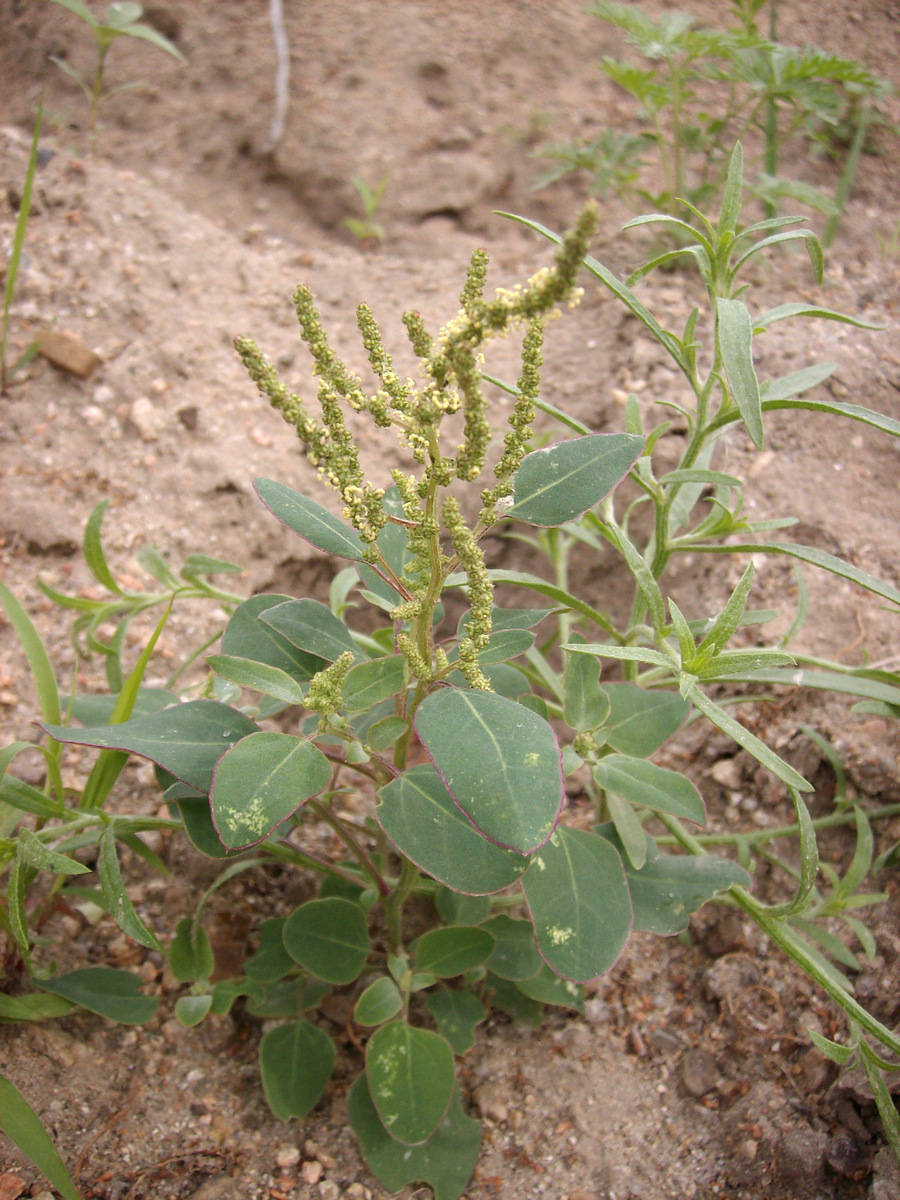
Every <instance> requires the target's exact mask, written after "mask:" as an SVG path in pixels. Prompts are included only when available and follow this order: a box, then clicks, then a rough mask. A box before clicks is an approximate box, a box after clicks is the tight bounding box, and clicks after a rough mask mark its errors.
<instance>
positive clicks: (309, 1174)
mask: <svg viewBox="0 0 900 1200" xmlns="http://www.w3.org/2000/svg"><path fill="white" fill-rule="evenodd" d="M300 1178H301V1179H302V1180H303V1182H304V1183H308V1184H309V1186H310V1187H315V1185H316V1184H317V1183H318V1182H319V1180H320V1179H321V1178H322V1164H321V1163H320V1162H317V1161H316V1160H315V1159H312V1160H311V1161H310V1162H305V1163H304V1164H303V1166H302V1167H301V1168H300Z"/></svg>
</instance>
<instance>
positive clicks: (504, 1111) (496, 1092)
mask: <svg viewBox="0 0 900 1200" xmlns="http://www.w3.org/2000/svg"><path fill="white" fill-rule="evenodd" d="M506 1096H507V1092H506V1090H505V1089H504V1088H503V1087H501V1085H500V1084H499V1083H497V1082H495V1081H488V1082H487V1083H483V1084H481V1086H480V1087H477V1088H476V1089H475V1091H474V1092H473V1093H472V1099H473V1100H474V1101H475V1103H476V1104H477V1105H478V1111H479V1112H480V1113H481V1115H482V1116H483V1117H488V1118H489V1119H490V1120H491V1121H496V1122H497V1124H498V1125H499V1124H500V1123H501V1122H502V1121H505V1120H506V1118H507V1117H508V1116H509V1109H508V1108H507V1106H506Z"/></svg>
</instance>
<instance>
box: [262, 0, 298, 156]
mask: <svg viewBox="0 0 900 1200" xmlns="http://www.w3.org/2000/svg"><path fill="white" fill-rule="evenodd" d="M269 17H270V19H271V22H272V40H273V41H274V43H275V58H276V63H277V65H276V68H275V115H274V116H273V118H272V127H271V129H270V130H269V139H268V141H267V142H266V144H265V146H264V147H263V149H264V150H265V151H266V153H269V152H270V151H272V150H274V149H275V147H276V146H277V145H278V143H279V142H280V141H281V137H282V134H283V133H284V122H285V118H286V117H287V110H288V101H289V100H290V93H289V91H288V82H289V80H290V74H291V51H290V47H289V46H288V40H287V34H286V33H285V32H284V10H283V8H282V7H281V0H269Z"/></svg>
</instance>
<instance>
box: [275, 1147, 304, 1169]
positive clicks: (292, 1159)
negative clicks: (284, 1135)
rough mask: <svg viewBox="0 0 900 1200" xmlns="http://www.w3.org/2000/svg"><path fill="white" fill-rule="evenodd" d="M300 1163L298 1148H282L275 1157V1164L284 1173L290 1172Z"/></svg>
mask: <svg viewBox="0 0 900 1200" xmlns="http://www.w3.org/2000/svg"><path fill="white" fill-rule="evenodd" d="M299 1161H300V1151H299V1150H298V1149H297V1147H296V1146H280V1147H279V1148H278V1152H277V1153H276V1155H275V1163H276V1165H277V1166H279V1167H280V1168H281V1170H282V1171H289V1170H290V1169H291V1167H296V1165H297V1163H298V1162H299Z"/></svg>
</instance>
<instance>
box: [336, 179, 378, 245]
mask: <svg viewBox="0 0 900 1200" xmlns="http://www.w3.org/2000/svg"><path fill="white" fill-rule="evenodd" d="M387 183H388V177H387V175H383V176H382V177H381V179H379V181H378V183H377V184H376V185H375V187H370V186H369V184H368V183H367V182H366V181H365V179H363V178H362V176H361V175H354V176H353V187H354V188H355V189H356V194H357V196H359V199H360V203H361V204H362V208H363V216H362V217H347V219H346V220H345V221H344V224H345V225H346V226H347V228H348V229H349V230H350V232H351V233H352V234H353V236H354V237H355V238H356V239H357V241H359V242H360V243H361V244H363V245H370V246H371V245H376V244H377V243H379V242H383V241H384V226H382V225H379V224H378V222H377V221H376V220H375V217H376V215H377V213H378V208H379V206H380V204H381V201H382V198H383V197H384V189H385V188H386V187H387Z"/></svg>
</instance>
